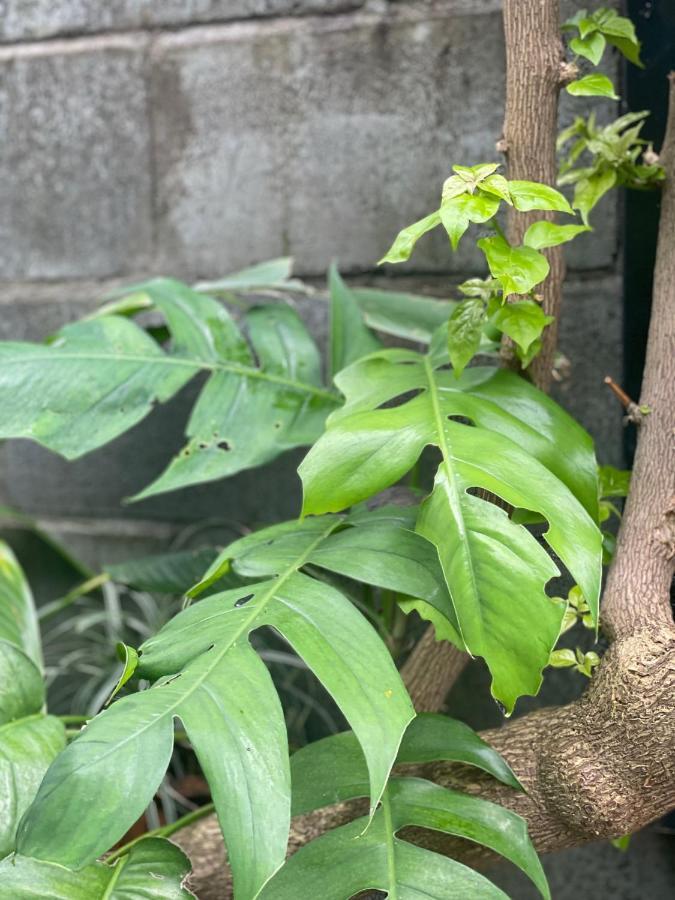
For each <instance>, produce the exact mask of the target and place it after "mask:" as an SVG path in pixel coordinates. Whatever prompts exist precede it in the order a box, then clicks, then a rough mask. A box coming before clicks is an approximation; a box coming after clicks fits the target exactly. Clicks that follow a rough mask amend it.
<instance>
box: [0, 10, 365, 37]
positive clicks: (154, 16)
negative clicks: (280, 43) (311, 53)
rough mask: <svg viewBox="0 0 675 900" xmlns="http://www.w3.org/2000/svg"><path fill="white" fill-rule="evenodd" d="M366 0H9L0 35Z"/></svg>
mask: <svg viewBox="0 0 675 900" xmlns="http://www.w3.org/2000/svg"><path fill="white" fill-rule="evenodd" d="M364 2H365V0H5V2H4V3H0V40H4V41H18V40H34V39H36V38H45V37H54V36H56V35H63V34H86V33H92V32H101V31H108V30H111V29H114V30H122V29H130V28H145V27H156V26H162V25H172V26H175V25H189V24H192V23H195V24H197V23H204V22H214V21H227V20H228V19H230V20H231V19H246V18H257V17H263V16H290V15H303V14H308V13H310V14H311V13H314V14H319V13H323V14H325V13H335V12H343V11H345V10H349V9H355V8H357V7H359V6H362V5H363V3H364Z"/></svg>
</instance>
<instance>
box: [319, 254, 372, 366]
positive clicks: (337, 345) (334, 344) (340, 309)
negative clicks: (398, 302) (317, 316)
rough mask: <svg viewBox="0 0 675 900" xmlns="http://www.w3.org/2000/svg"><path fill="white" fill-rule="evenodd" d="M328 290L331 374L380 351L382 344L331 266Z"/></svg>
mask: <svg viewBox="0 0 675 900" xmlns="http://www.w3.org/2000/svg"><path fill="white" fill-rule="evenodd" d="M328 285H329V288H330V374H331V375H335V373H336V372H339V371H340V369H344V368H345V366H348V365H349V364H350V363H352V362H354V360H357V359H360V358H361V357H362V356H368V354H369V353H373V352H374V351H375V350H379V349H380V347H381V346H382V344H381V343H380V341H379V340H378V339H377V338H376V337H375V335H374V334H373V333H372V332H371V331H370V329H369V328H368V327H367V326H366V323H365V322H364V321H363V314H362V313H361V310H360V309H359V304H358V302H357V300H356V297H355V296H354V293H353V292H352V291H351V290H350V288H349V287H347V285H346V284H345V282H344V281H343V280H342V277H341V276H340V273H339V272H338V270H337V266H336V265H335V263H333V264H332V265H331V267H330V270H329V273H328Z"/></svg>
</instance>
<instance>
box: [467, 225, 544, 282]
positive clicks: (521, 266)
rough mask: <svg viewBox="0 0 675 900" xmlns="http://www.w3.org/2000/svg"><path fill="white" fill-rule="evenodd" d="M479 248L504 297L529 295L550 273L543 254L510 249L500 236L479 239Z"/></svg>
mask: <svg viewBox="0 0 675 900" xmlns="http://www.w3.org/2000/svg"><path fill="white" fill-rule="evenodd" d="M478 246H479V247H480V248H481V250H482V251H483V253H484V254H485V258H486V259H487V263H488V266H489V267H490V273H491V274H492V276H493V277H494V278H496V279H497V280H498V281H499V283H500V284H501V286H502V290H503V291H504V296H505V297H508V296H509V294H527V293H529V292H530V291H531V290H532V288H534V287H535V286H536V285H537V284H539V283H540V282H542V281H543V280H544V279H545V278H546V276H547V275H548V273H549V265H548V260H547V259H546V257H545V256H544V255H543V254H542V253H539V251H538V250H533V249H532V247H512V246H511V245H510V244H509V243H508V242H507V241H506V240H505V239H504V238H503V237H501V235H495V236H494V237H489V238H481V240H479V241H478Z"/></svg>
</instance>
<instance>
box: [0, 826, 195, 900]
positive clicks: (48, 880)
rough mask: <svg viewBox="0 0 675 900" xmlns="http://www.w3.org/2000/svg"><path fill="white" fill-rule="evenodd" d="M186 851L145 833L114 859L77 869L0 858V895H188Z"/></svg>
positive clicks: (66, 898)
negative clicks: (145, 836) (141, 838)
mask: <svg viewBox="0 0 675 900" xmlns="http://www.w3.org/2000/svg"><path fill="white" fill-rule="evenodd" d="M189 871H190V863H189V861H188V859H187V857H186V856H185V854H184V853H183V852H182V851H181V850H179V848H178V847H176V846H175V845H174V844H171V843H170V842H169V841H166V840H163V839H162V838H144V839H143V840H141V841H139V842H138V843H137V844H134V846H133V847H131V848H130V850H129V852H128V853H126V854H124V855H123V856H121V857H120V858H119V859H117V860H115V863H114V864H107V863H104V862H96V863H93V864H92V865H91V866H87V867H86V868H84V869H81V870H80V871H79V872H73V871H71V870H70V869H66V868H64V867H63V866H60V865H55V864H54V863H48V862H43V861H41V860H37V859H28V858H27V857H24V856H15V857H13V858H10V859H6V860H4V861H3V862H2V863H0V884H1V885H2V888H1V889H0V891H1V896H3V897H7V898H9V897H11V898H12V900H45V898H46V897H49V900H133V898H141V897H143V898H148V900H150V898H152V900H188V898H189V897H193V896H194V894H192V893H191V892H190V891H188V890H187V888H185V887H184V886H183V882H184V881H185V878H186V876H187V874H188V873H189Z"/></svg>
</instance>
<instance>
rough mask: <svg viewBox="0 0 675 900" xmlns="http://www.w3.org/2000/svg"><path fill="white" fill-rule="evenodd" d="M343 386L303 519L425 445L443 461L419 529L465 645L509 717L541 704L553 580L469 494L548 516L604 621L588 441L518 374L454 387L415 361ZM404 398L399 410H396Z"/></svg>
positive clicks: (366, 373)
mask: <svg viewBox="0 0 675 900" xmlns="http://www.w3.org/2000/svg"><path fill="white" fill-rule="evenodd" d="M337 384H338V386H339V388H340V389H341V390H342V391H343V393H344V394H345V397H346V404H345V406H344V407H343V408H342V409H341V410H339V411H337V412H336V413H334V414H333V415H332V416H331V418H330V420H329V423H328V429H327V431H326V433H325V434H324V435H323V436H322V437H321V438H320V439H319V441H318V442H317V444H315V446H314V447H313V448H312V450H311V451H310V452H309V454H308V455H307V457H306V458H305V460H304V461H303V463H302V465H301V467H300V474H301V477H302V479H303V484H304V489H305V512H306V513H313V514H317V513H323V512H334V511H338V510H340V509H344V508H346V507H348V506H350V505H352V504H354V503H358V502H360V501H361V500H364V499H365V498H367V497H369V496H372V495H373V494H375V493H377V492H378V491H380V490H383V489H384V488H386V487H388V486H389V485H391V484H394V483H395V482H396V481H398V480H399V479H400V478H401V477H403V475H405V474H406V473H407V472H408V471H409V469H410V468H411V467H412V466H413V465H414V463H415V462H416V460H417V459H418V457H419V455H420V453H421V451H422V449H423V448H424V447H425V446H427V445H429V444H433V445H435V446H437V447H438V448H439V450H440V451H441V456H442V462H441V464H440V466H439V469H438V472H437V475H436V483H435V487H434V490H433V492H432V493H431V495H430V496H429V497H428V498H427V500H426V501H425V502H424V504H423V505H422V507H421V510H420V516H419V519H418V522H417V531H418V532H419V533H420V534H422V535H423V536H424V537H426V538H427V539H428V540H430V541H431V542H432V543H434V544H435V545H436V547H437V548H438V551H439V555H440V558H441V564H442V567H443V570H444V574H445V578H446V582H447V584H448V588H449V590H450V594H451V597H452V601H453V606H454V610H455V615H456V618H457V622H458V625H459V631H460V636H461V639H462V641H463V643H464V644H465V645H466V647H467V648H468V649H469V651H470V652H472V653H473V654H475V655H479V656H484V658H485V659H486V662H487V663H488V666H489V667H490V669H491V671H492V674H493V693H494V695H495V697H496V698H497V699H499V700H500V702H502V703H503V705H504V706H505V707H506V708H507V710H511V709H512V708H513V704H514V702H515V700H516V698H517V697H518V696H519V695H520V694H522V693H536V690H537V689H538V686H539V684H540V681H541V671H542V669H543V668H544V666H545V665H546V664H547V662H548V656H549V653H550V650H551V649H552V647H553V645H554V644H555V641H556V639H557V636H558V633H559V629H560V624H561V621H562V615H563V612H564V610H563V608H562V606H561V605H559V604H556V603H554V602H552V601H551V600H550V599H549V598H548V597H547V596H546V594H545V591H544V588H545V585H546V583H547V582H548V580H549V579H550V578H552V577H554V576H555V575H556V574H557V573H558V569H557V567H556V566H555V564H554V563H553V561H552V559H551V558H550V557H549V556H548V555H547V554H546V552H545V551H544V549H543V548H542V546H541V545H540V544H539V542H538V541H537V540H536V539H535V538H534V537H533V536H532V535H531V534H530V533H529V532H528V531H527V530H526V529H525V528H524V527H523V526H520V525H516V524H515V523H514V522H513V521H512V520H510V519H509V518H508V516H507V514H506V513H505V512H504V511H503V510H501V509H499V508H498V507H496V506H494V505H493V504H490V503H487V502H485V501H484V500H482V499H480V498H479V497H477V496H475V495H473V494H471V493H469V489H471V488H482V489H484V490H487V491H490V492H492V493H495V494H497V496H499V497H501V498H502V499H504V500H505V501H506V502H508V503H510V504H511V505H513V506H515V507H519V508H525V509H530V510H533V511H535V512H539V513H540V514H541V515H543V516H544V517H545V518H546V519H547V521H548V522H549V529H548V531H547V532H546V534H545V535H544V538H545V540H546V541H547V542H548V544H549V545H550V546H551V548H552V549H553V550H554V551H555V552H556V553H557V554H558V556H559V557H560V558H561V559H562V561H563V562H564V564H565V565H566V566H567V568H568V569H569V570H570V571H571V572H572V573H573V574H574V577H575V578H576V580H577V582H578V583H579V584H582V582H583V584H585V588H584V594H585V596H587V597H589V598H591V600H590V604H591V608H592V610H593V613H594V616H595V619H596V621H597V603H598V595H599V579H600V558H601V541H602V539H601V535H600V532H599V530H598V528H597V526H596V524H595V522H596V521H597V515H598V506H597V475H596V471H595V462H594V456H593V449H592V443H591V441H590V438H589V437H588V436H587V435H584V433H583V431H582V430H581V429H580V428H579V426H578V425H576V424H575V423H573V421H572V420H571V419H570V418H569V417H568V416H567V415H566V414H565V413H564V412H563V411H562V410H561V409H560V408H559V407H558V406H557V405H556V404H555V403H553V401H551V400H550V399H549V398H547V397H545V396H544V395H543V394H541V393H540V392H539V391H537V390H536V389H535V388H532V387H530V386H526V385H525V384H524V383H523V381H522V379H520V378H518V377H517V376H515V375H512V374H511V373H507V372H495V371H494V370H489V369H479V368H474V369H468V370H467V371H466V372H465V373H464V374H463V375H462V377H461V378H459V379H457V378H456V377H455V376H454V375H453V373H452V372H450V371H448V370H443V369H440V370H439V369H434V365H433V363H432V361H431V359H430V357H428V356H427V357H424V356H421V355H419V354H416V353H414V352H412V351H404V350H389V351H382V352H380V353H377V354H374V355H373V356H371V357H369V358H367V359H365V360H362V361H360V362H358V363H356V364H354V365H353V366H351V367H349V368H348V369H346V370H345V371H344V372H342V373H341V374H340V376H339V377H338V379H337ZM398 397H400V398H402V399H403V402H402V403H400V404H399V405H395V406H391V405H390V402H391V401H392V400H394V399H395V398H398ZM406 398H411V399H406ZM457 417H461V419H462V420H469V421H470V422H472V423H473V425H474V426H475V427H468V426H467V425H466V424H462V423H461V422H458V421H454V419H455V418H457ZM563 446H564V447H565V448H566V449H568V450H569V453H570V454H571V456H567V455H566V453H565V452H564V451H563V450H562V447H563ZM514 583H517V584H518V602H517V603H516V602H514V599H513V596H512V593H511V585H513V584H514Z"/></svg>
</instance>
